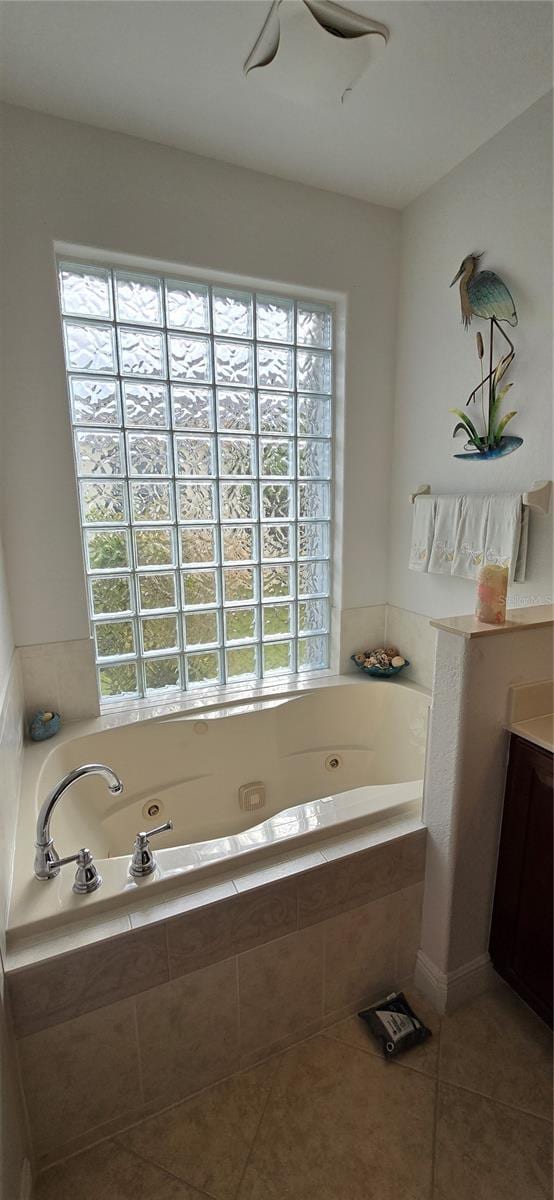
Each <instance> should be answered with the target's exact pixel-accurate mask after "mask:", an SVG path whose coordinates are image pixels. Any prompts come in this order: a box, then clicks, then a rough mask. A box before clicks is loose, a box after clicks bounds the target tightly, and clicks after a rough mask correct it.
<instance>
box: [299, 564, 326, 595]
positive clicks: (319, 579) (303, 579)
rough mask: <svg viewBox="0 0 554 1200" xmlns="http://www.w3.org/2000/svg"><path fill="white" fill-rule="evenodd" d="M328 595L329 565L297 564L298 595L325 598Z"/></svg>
mask: <svg viewBox="0 0 554 1200" xmlns="http://www.w3.org/2000/svg"><path fill="white" fill-rule="evenodd" d="M328 594H329V563H328V562H305V563H299V564H298V595H299V596H321V595H323V596H326V595H328Z"/></svg>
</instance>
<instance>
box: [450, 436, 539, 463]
mask: <svg viewBox="0 0 554 1200" xmlns="http://www.w3.org/2000/svg"><path fill="white" fill-rule="evenodd" d="M470 444H471V443H470ZM522 445H523V438H520V437H503V438H501V439H500V445H499V446H495V447H494V449H493V450H466V451H465V452H464V453H463V454H455V455H454V458H471V459H473V460H474V461H477V462H483V461H484V460H485V459H487V458H504V456H505V455H506V454H513V452H514V450H518V449H519V447H520V446H522Z"/></svg>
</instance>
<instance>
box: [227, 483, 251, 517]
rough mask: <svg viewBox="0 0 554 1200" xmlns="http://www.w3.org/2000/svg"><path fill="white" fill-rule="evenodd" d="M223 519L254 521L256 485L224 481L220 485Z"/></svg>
mask: <svg viewBox="0 0 554 1200" xmlns="http://www.w3.org/2000/svg"><path fill="white" fill-rule="evenodd" d="M220 497H221V502H220V508H221V520H222V521H252V520H254V518H255V515H256V514H255V511H254V485H253V484H252V483H222V484H221V485H220Z"/></svg>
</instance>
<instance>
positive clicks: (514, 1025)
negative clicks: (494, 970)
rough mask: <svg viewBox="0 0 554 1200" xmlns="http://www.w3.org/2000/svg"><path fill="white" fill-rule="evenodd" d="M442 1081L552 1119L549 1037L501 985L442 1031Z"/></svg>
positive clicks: (449, 1019) (450, 1020) (447, 1020)
mask: <svg viewBox="0 0 554 1200" xmlns="http://www.w3.org/2000/svg"><path fill="white" fill-rule="evenodd" d="M439 1074H440V1078H441V1079H442V1080H444V1081H445V1082H447V1083H453V1084H457V1085H459V1086H460V1087H465V1088H469V1089H470V1090H471V1091H475V1092H480V1093H481V1094H482V1095H483V1096H490V1097H491V1098H492V1099H493V1100H500V1101H503V1102H504V1103H506V1104H511V1105H513V1106H514V1107H515V1108H522V1109H524V1110H525V1111H526V1112H530V1113H534V1114H535V1115H536V1116H539V1117H549V1118H551V1116H552V1035H551V1034H550V1031H549V1030H548V1029H547V1027H546V1025H543V1023H542V1021H539V1018H538V1017H536V1016H535V1014H534V1013H532V1012H531V1010H530V1009H528V1008H527V1006H526V1005H525V1004H523V1003H522V1001H521V1000H519V998H518V997H517V996H516V995H515V994H514V993H513V992H512V991H511V990H510V989H509V988H508V987H506V986H505V985H504V984H501V985H499V987H498V988H496V989H495V990H493V991H491V992H487V993H486V994H485V995H484V996H478V997H477V998H476V999H475V1000H472V1001H471V1002H470V1003H469V1004H466V1005H464V1006H463V1008H460V1009H459V1010H458V1011H457V1012H455V1013H453V1014H452V1016H450V1017H444V1018H443V1022H442V1029H441V1051H440V1067H439Z"/></svg>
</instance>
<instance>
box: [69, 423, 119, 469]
mask: <svg viewBox="0 0 554 1200" xmlns="http://www.w3.org/2000/svg"><path fill="white" fill-rule="evenodd" d="M75 448H76V451H77V470H78V472H79V475H122V474H123V446H122V441H121V434H119V433H97V432H96V431H95V430H92V429H91V430H86V432H85V431H83V432H82V433H76V434H75Z"/></svg>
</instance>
